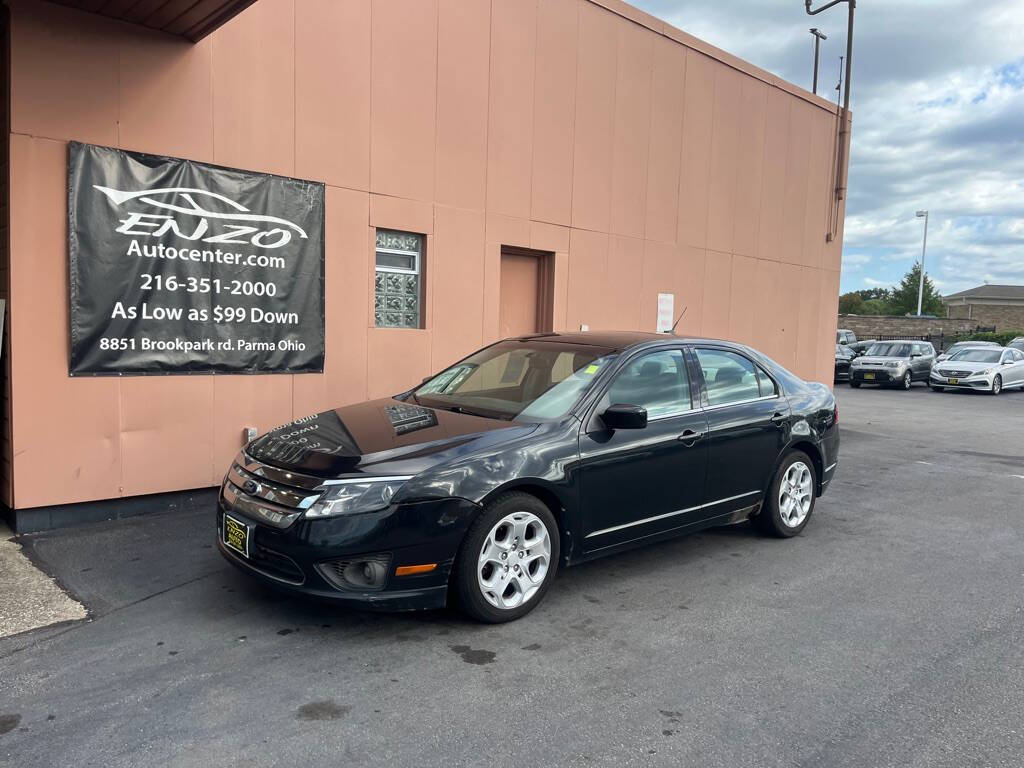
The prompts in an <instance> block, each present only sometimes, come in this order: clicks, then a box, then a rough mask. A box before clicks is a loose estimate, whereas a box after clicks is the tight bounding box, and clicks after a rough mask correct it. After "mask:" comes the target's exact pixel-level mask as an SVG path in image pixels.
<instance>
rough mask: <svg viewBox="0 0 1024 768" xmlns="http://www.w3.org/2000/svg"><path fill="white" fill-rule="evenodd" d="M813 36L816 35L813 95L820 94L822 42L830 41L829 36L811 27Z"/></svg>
mask: <svg viewBox="0 0 1024 768" xmlns="http://www.w3.org/2000/svg"><path fill="white" fill-rule="evenodd" d="M811 34H812V35H814V85H813V86H812V88H811V93H817V92H818V50H819V49H820V48H821V41H822V40H828V35H826V34H825V33H824V32H822V31H821V30H820V29H818V28H817V27H811Z"/></svg>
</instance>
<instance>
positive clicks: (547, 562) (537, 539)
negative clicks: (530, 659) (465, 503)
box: [453, 491, 560, 624]
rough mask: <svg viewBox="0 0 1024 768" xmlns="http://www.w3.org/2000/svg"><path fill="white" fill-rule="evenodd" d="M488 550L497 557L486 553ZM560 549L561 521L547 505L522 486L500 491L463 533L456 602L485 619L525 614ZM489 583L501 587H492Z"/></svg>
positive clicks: (539, 594)
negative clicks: (464, 534) (488, 555)
mask: <svg viewBox="0 0 1024 768" xmlns="http://www.w3.org/2000/svg"><path fill="white" fill-rule="evenodd" d="M488 553H490V554H491V555H493V558H490V559H487V558H485V555H487V554H488ZM559 554H560V550H559V535H558V523H557V522H556V521H555V516H554V515H553V514H551V510H550V509H548V507H547V505H546V504H545V503H544V502H542V501H541V500H540V499H538V498H537V497H536V496H533V495H532V494H529V493H523V492H522V491H512V492H509V493H504V494H502V495H501V496H499V497H497V498H496V499H494V500H493V501H490V502H488V503H487V504H486V505H485V506H484V508H483V510H482V511H481V512H480V514H479V516H478V517H477V519H476V520H474V521H473V524H472V525H471V526H470V527H469V531H468V532H467V533H466V537H465V539H463V542H462V547H461V549H460V550H459V554H458V556H457V557H456V560H455V572H454V583H453V592H454V596H455V598H456V601H457V603H458V606H459V607H460V608H461V609H462V611H463V612H464V613H466V614H467V615H469V616H470V617H472V618H474V619H476V620H477V621H481V622H484V623H487V624H500V623H502V622H506V621H513V620H515V619H518V618H520V617H522V616H525V615H526V614H527V613H529V612H530V611H532V610H533V609H534V608H535V607H536V606H537V604H538V603H540V601H541V600H542V599H543V598H544V595H545V593H547V590H548V588H549V587H550V586H551V582H552V581H553V580H554V578H555V573H556V572H557V571H558V562H559V560H558V559H559ZM499 558H500V559H499ZM521 563H522V565H520V564H521ZM502 564H503V567H502ZM541 569H543V573H542V575H541V576H540V582H539V583H537V581H536V580H535V579H536V574H537V572H539V571H541ZM505 574H508V575H507V576H506V575H505ZM489 584H494V585H495V586H496V587H497V589H490V590H488V589H487V585H489ZM499 589H500V592H499V591H498V590H499Z"/></svg>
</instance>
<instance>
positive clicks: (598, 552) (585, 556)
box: [568, 501, 761, 565]
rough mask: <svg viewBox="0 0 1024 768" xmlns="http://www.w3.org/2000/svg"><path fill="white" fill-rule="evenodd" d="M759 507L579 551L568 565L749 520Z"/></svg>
mask: <svg viewBox="0 0 1024 768" xmlns="http://www.w3.org/2000/svg"><path fill="white" fill-rule="evenodd" d="M760 508H761V502H760V501H759V502H757V504H753V505H751V506H749V507H743V508H741V509H737V510H734V511H732V512H726V513H725V514H724V515H718V516H716V517H712V518H708V519H707V520H701V521H700V522H699V523H689V524H688V525H680V526H677V527H675V528H669V529H667V530H664V531H658V532H657V533H649V534H647V535H646V536H641V537H639V538H636V539H630V540H629V541H624V542H621V543H619V544H610V545H609V546H607V547H599V548H598V549H592V550H590V551H589V552H586V553H581V554H579V555H577V556H575V557H573V558H572V560H570V561H569V563H568V565H579V564H580V563H585V562H587V561H589V560H596V559H597V558H599V557H605V556H606V555H614V554H618V553H619V552H626V551H628V550H630V549H636V548H637V547H644V546H647V545H648V544H654V543H656V542H659V541H666V540H668V539H675V538H678V537H680V536H685V535H686V534H690V533H697V532H698V531H703V530H705V529H707V528H717V527H719V526H723V525H734V524H736V523H742V522H744V521H746V520H749V519H750V517H751V516H753V515H754V513H755V512H756V511H757V510H759V509H760Z"/></svg>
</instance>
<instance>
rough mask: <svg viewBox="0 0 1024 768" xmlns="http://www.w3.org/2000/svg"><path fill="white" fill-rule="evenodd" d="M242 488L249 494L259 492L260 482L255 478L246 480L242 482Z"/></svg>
mask: <svg viewBox="0 0 1024 768" xmlns="http://www.w3.org/2000/svg"><path fill="white" fill-rule="evenodd" d="M242 490H243V491H245V492H246V493H248V494H250V495H253V494H256V493H259V492H260V484H259V483H257V482H256V481H255V480H246V481H245V483H243V484H242Z"/></svg>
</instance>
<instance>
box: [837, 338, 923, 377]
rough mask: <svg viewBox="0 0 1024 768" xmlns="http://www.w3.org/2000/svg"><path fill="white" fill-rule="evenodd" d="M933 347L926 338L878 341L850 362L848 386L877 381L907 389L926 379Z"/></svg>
mask: <svg viewBox="0 0 1024 768" xmlns="http://www.w3.org/2000/svg"><path fill="white" fill-rule="evenodd" d="M934 362H935V347H933V346H932V345H931V344H930V343H929V342H927V341H910V340H908V341H878V342H875V343H874V344H872V345H871V346H870V347H868V350H867V352H865V353H864V355H863V357H858V358H857V359H855V360H854V361H853V362H852V363H851V364H850V386H851V387H853V388H854V389H856V388H857V387H859V386H860V385H861V384H879V385H882V386H897V387H902V388H903V389H910V387H911V386H912V385H913V383H914V382H915V381H924V382H927V381H928V376H929V375H930V373H931V369H932V363H934Z"/></svg>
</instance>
